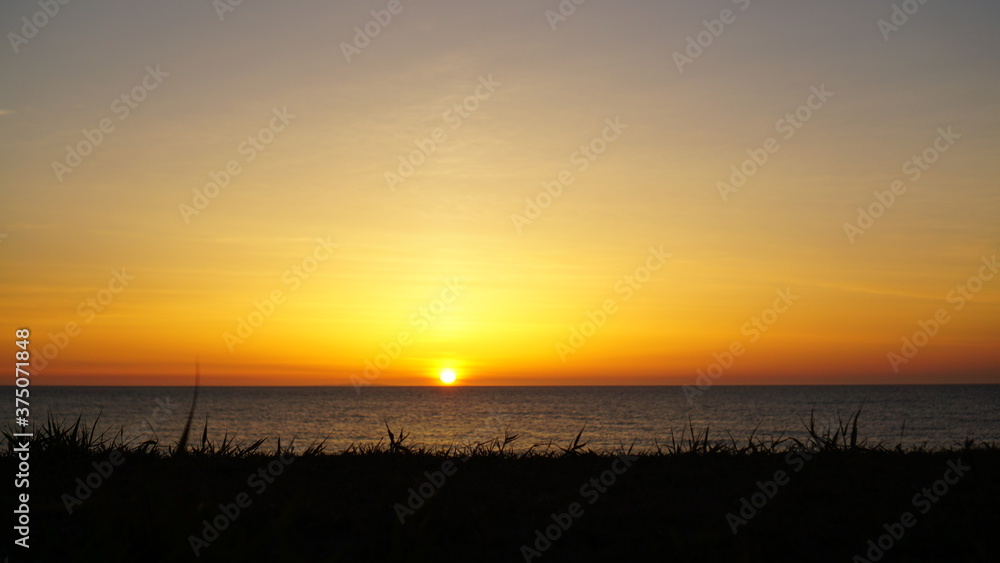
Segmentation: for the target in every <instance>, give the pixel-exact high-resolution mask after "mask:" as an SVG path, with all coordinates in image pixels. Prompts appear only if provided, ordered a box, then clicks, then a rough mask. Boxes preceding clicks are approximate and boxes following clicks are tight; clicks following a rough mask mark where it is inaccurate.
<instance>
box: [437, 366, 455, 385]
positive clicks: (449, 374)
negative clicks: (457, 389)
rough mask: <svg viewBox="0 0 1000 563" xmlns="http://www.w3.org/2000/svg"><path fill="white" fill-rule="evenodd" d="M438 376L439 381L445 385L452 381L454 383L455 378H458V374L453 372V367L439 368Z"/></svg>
mask: <svg viewBox="0 0 1000 563" xmlns="http://www.w3.org/2000/svg"><path fill="white" fill-rule="evenodd" d="M439 377H440V378H441V383H444V384H445V385H451V384H452V383H455V380H456V379H458V375H456V374H455V370H453V369H444V370H441V373H440V375H439Z"/></svg>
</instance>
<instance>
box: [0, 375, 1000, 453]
mask: <svg viewBox="0 0 1000 563" xmlns="http://www.w3.org/2000/svg"><path fill="white" fill-rule="evenodd" d="M13 395H14V393H13V392H11V393H10V394H9V395H7V396H8V397H11V398H10V399H8V400H9V401H10V402H11V403H13ZM193 397H194V388H191V387H39V386H35V387H32V388H31V418H32V421H33V424H35V425H36V427H37V425H38V424H40V423H42V422H44V421H45V420H46V419H48V418H52V419H55V420H57V421H62V422H69V423H72V422H74V421H76V420H77V419H78V418H80V419H81V421H82V423H84V424H86V425H87V426H88V428H94V429H96V430H97V432H98V433H101V432H105V433H106V435H107V436H111V435H114V434H116V433H118V432H119V431H120V432H122V433H123V436H124V437H125V439H127V440H133V441H137V440H145V439H149V438H155V439H156V440H158V441H159V443H160V444H176V442H177V440H178V438H179V437H180V434H181V432H182V429H183V427H184V424H185V421H186V420H187V417H188V414H189V412H190V410H191V406H192V399H193ZM11 407H12V408H11V410H13V404H11ZM858 409H860V410H861V412H860V415H859V417H858V436H859V438H860V439H863V440H865V443H866V444H867V445H870V446H874V445H882V446H885V447H896V445H898V444H902V445H903V446H904V447H915V446H924V447H929V448H947V447H953V446H957V445H960V444H963V443H964V442H965V440H967V439H971V440H973V441H975V442H988V443H1000V385H899V386H890V385H872V386H854V385H852V386H717V387H710V388H706V389H705V390H704V392H702V393H701V394H700V395H698V396H696V397H688V396H687V395H686V394H685V392H684V390H683V389H682V388H681V387H680V386H658V387H635V386H629V387H624V386H623V387H608V386H602V387H565V386H563V387H472V386H454V387H378V386H371V387H363V388H359V389H355V388H354V387H202V388H201V389H200V390H199V394H198V398H197V404H196V405H195V412H194V422H193V425H192V426H193V429H192V435H193V439H194V440H196V441H198V440H200V439H201V436H202V432H203V430H204V428H205V427H206V425H207V429H208V437H209V439H210V440H211V441H213V442H220V441H221V440H222V439H223V437H224V436H225V437H228V438H229V439H234V438H235V440H236V441H237V442H242V443H244V444H249V443H252V442H253V441H256V440H257V439H259V438H266V441H265V442H264V448H265V449H273V448H274V447H275V446H276V445H277V440H278V438H279V437H280V439H281V443H282V445H283V446H285V445H287V444H289V443H291V442H292V441H293V440H294V444H295V445H296V447H297V448H304V447H306V446H308V445H309V444H311V443H313V442H315V441H319V440H325V448H326V451H328V452H337V451H340V450H343V449H344V448H347V447H349V446H350V445H351V444H355V445H358V444H367V443H375V442H378V441H379V440H380V439H382V440H383V443H385V442H386V441H387V427H388V428H389V429H391V430H392V432H393V433H394V435H395V436H396V437H397V438H399V437H400V436H401V435H406V436H407V438H406V441H405V442H404V444H409V445H414V446H425V447H428V448H431V449H438V448H445V447H449V446H462V445H467V444H474V443H479V442H487V441H490V440H492V439H493V438H496V437H502V436H503V435H504V434H505V433H507V434H508V435H510V436H514V435H516V436H517V438H516V439H515V440H514V441H513V442H511V443H510V445H509V446H508V448H512V449H513V450H514V451H524V450H526V449H527V448H529V447H531V446H535V445H537V447H538V448H541V449H543V450H544V449H545V448H559V447H567V446H568V445H569V444H570V443H571V442H573V440H574V439H575V438H576V437H577V435H578V434H580V442H581V443H585V444H586V446H585V447H586V448H591V449H593V450H595V451H617V450H619V449H621V448H626V449H627V448H629V447H632V448H633V451H642V450H651V449H654V448H655V447H656V445H657V444H659V445H660V446H663V445H666V444H671V443H672V441H673V440H680V439H682V437H684V439H687V438H688V437H689V436H690V433H691V431H692V430H693V431H694V432H695V434H697V435H703V433H704V432H705V431H706V429H707V431H708V438H709V440H712V441H722V442H726V443H731V440H733V439H735V440H736V441H737V443H739V444H743V443H746V440H747V438H748V437H749V436H750V435H751V434H753V435H755V436H756V437H758V438H764V439H765V441H769V440H772V439H780V438H788V437H794V438H798V439H800V440H804V439H805V438H806V436H807V431H806V425H807V424H808V423H809V420H810V418H812V419H813V420H814V424H815V427H816V428H817V429H818V430H823V429H825V428H830V429H834V428H836V426H837V424H838V421H839V420H847V419H848V418H849V417H850V416H851V415H852V414H853V413H855V412H856V411H857V410H858ZM10 425H11V426H12V424H10ZM581 433H582V434H581ZM536 449H537V448H536Z"/></svg>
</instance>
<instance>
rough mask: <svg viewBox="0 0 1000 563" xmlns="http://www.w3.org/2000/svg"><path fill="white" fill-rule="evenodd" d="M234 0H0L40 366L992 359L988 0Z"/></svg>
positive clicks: (936, 363)
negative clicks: (45, 0)
mask: <svg viewBox="0 0 1000 563" xmlns="http://www.w3.org/2000/svg"><path fill="white" fill-rule="evenodd" d="M577 2H579V0H577ZM233 4H236V3H235V2H233ZM233 4H229V3H226V1H225V0H217V1H215V2H212V1H209V0H204V1H200V2H183V3H182V2H125V1H112V0H96V1H93V2H86V3H84V2H69V3H67V4H66V5H61V4H58V3H57V4H56V5H55V6H49V5H48V4H46V6H47V9H48V10H49V12H45V11H44V9H45V7H43V6H42V3H31V2H21V3H16V4H15V3H5V4H4V5H3V7H2V8H0V30H2V31H3V32H4V35H5V38H6V42H5V44H4V45H3V46H2V47H0V73H2V77H3V80H2V81H0V149H2V150H0V170H2V174H0V190H2V194H3V198H2V200H0V262H2V270H0V271H2V274H0V287H2V292H0V305H2V307H0V310H2V313H0V318H2V323H0V324H2V325H3V326H4V327H5V329H6V330H7V334H8V336H7V337H6V339H7V343H6V344H4V346H5V347H7V349H9V350H10V353H11V354H15V353H16V351H17V350H19V348H18V347H17V344H16V341H17V339H16V337H15V336H14V335H15V330H17V329H23V328H26V329H29V330H30V339H29V340H30V344H29V352H30V354H31V369H32V374H33V375H32V377H33V382H34V383H35V384H37V385H45V384H50V385H72V384H80V385H91V384H99V385H164V384H166V385H188V384H191V383H192V380H193V374H194V371H195V364H196V362H197V364H198V365H199V366H200V372H201V374H202V376H203V379H202V383H204V384H209V385H355V386H357V387H359V388H360V387H363V386H367V385H427V384H431V385H433V384H439V383H440V382H439V379H438V375H439V374H440V373H441V372H442V370H447V369H450V370H454V371H455V373H456V374H457V378H458V384H465V385H553V384H571V385H573V384H598V385H616V384H630V385H631V384H646V385H660V384H664V385H701V386H703V387H704V386H708V385H713V384H715V385H736V384H853V383H872V384H876V383H877V384H884V383H974V382H989V383H1000V347H998V346H997V342H998V339H1000V276H997V273H998V271H997V270H998V268H1000V264H998V263H997V261H996V260H997V254H998V252H1000V222H998V221H997V219H996V216H997V210H998V209H1000V190H998V184H997V177H998V172H1000V159H997V158H996V155H997V150H998V148H1000V142H998V141H1000V72H998V70H1000V36H997V34H996V28H997V24H998V23H1000V5H998V4H996V3H995V2H990V1H985V0H982V1H970V2H960V3H958V2H944V1H941V0H927V1H926V2H924V3H923V4H919V3H917V2H916V1H915V0H909V1H907V2H898V1H897V2H889V1H885V0H879V1H874V2H838V3H834V2H821V1H818V0H814V1H801V0H800V1H791V0H775V1H770V2H765V1H762V0H738V1H731V0H715V1H711V2H697V1H678V2H649V1H644V2H639V1H617V2H611V1H607V0H606V1H599V0H587V1H585V2H581V3H580V4H579V5H577V4H576V3H575V2H573V1H571V0H564V1H563V2H559V1H557V0H537V1H520V0H513V1H507V2H486V1H468V0H466V1H461V2H460V1H458V0H440V1H437V0H412V1H409V0H401V1H388V0H366V1H356V2H349V3H348V2H319V1H308V0H297V1H287V2H281V3H277V2H264V1H263V0H243V2H241V3H239V4H236V5H233ZM56 7H57V8H58V11H56ZM52 12H55V13H54V15H52Z"/></svg>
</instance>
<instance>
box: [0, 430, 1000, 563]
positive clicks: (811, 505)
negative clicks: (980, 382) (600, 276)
mask: <svg viewBox="0 0 1000 563" xmlns="http://www.w3.org/2000/svg"><path fill="white" fill-rule="evenodd" d="M31 448H32V449H31V454H30V455H31V458H30V460H31V475H30V488H29V489H28V490H29V491H30V506H29V511H30V512H29V514H30V537H29V545H30V548H29V549H27V550H25V549H23V548H20V547H17V546H14V545H13V543H12V542H13V540H14V539H16V538H18V537H20V535H19V534H18V533H17V532H15V533H14V534H13V535H12V536H8V537H9V538H10V539H8V540H6V541H5V542H4V547H3V555H9V556H10V561H12V562H14V561H109V562H113V561H195V560H197V561H296V562H304V561H435V562H447V561H463V562H465V561H468V562H478V561H511V562H516V561H540V562H555V561H658V562H662V561H697V562H706V561H726V562H732V561H762V562H763V561H767V562H770V561H844V562H849V561H882V562H885V561H991V560H997V559H996V556H997V554H998V553H1000V547H998V544H997V540H996V526H997V523H998V521H1000V520H998V517H997V509H998V507H1000V449H997V448H996V447H990V446H971V445H969V446H966V447H964V448H956V449H954V450H950V451H933V452H930V451H905V452H904V451H900V450H892V449H885V448H865V447H861V446H857V447H855V446H850V445H848V444H847V443H843V444H838V443H837V441H836V438H835V439H834V441H833V442H831V441H829V439H827V440H826V441H825V442H823V441H822V440H810V441H806V442H805V443H798V444H795V443H789V444H788V445H787V447H778V445H777V444H772V445H771V447H762V446H761V447H757V446H750V445H749V443H748V445H747V446H745V447H737V446H736V445H735V444H734V445H733V446H729V447H723V446H719V445H715V446H712V444H711V443H709V442H701V443H699V442H698V441H697V439H695V440H692V441H690V442H689V443H688V444H687V445H686V447H685V446H675V447H671V448H668V451H661V452H659V453H653V454H645V455H636V456H625V455H618V456H615V455H614V454H606V455H597V454H592V453H585V450H584V448H582V447H577V448H573V447H569V448H565V449H560V448H555V449H554V450H551V449H550V450H548V451H546V452H542V453H533V452H537V450H533V452H528V453H524V452H521V453H518V454H516V455H515V454H511V453H510V452H509V450H506V451H505V450H504V448H505V445H504V444H503V443H502V442H500V441H497V442H496V443H494V444H492V446H488V447H478V448H472V449H467V450H464V451H460V452H450V453H447V454H446V453H442V452H438V453H436V454H432V453H427V452H420V451H414V450H411V449H409V448H406V447H403V446H400V445H398V444H395V445H393V446H391V447H367V448H353V449H351V450H350V451H348V452H346V453H344V452H342V453H338V454H334V455H328V454H325V453H323V452H322V451H321V450H322V448H314V449H312V450H310V451H308V452H302V453H300V454H299V455H287V454H285V455H282V456H280V457H279V456H276V455H265V454H261V453H258V452H257V450H256V449H255V448H253V447H250V448H248V449H244V450H241V449H238V448H237V449H232V448H229V447H222V448H219V447H215V446H210V447H205V444H204V443H203V444H202V447H201V448H200V449H196V450H194V451H191V450H190V448H186V449H185V450H184V451H185V454H184V455H180V456H178V455H176V449H175V450H173V451H163V450H157V449H156V448H155V447H139V448H136V447H126V448H123V447H121V446H120V445H115V444H113V443H111V444H104V445H103V446H97V445H94V444H88V445H86V446H81V445H80V444H78V443H75V442H74V440H73V439H67V437H66V436H63V437H62V438H61V439H58V440H57V439H52V438H51V437H50V439H49V440H48V441H47V442H46V441H40V442H39V443H34V444H32V446H31ZM5 450H6V451H5V452H4V454H3V455H2V457H0V468H2V469H0V470H2V472H3V474H4V475H7V476H13V475H14V474H15V473H16V472H17V470H16V464H17V460H16V457H15V455H16V454H12V453H11V452H10V448H9V447H8V448H5ZM567 450H568V451H567ZM468 454H472V455H468ZM17 491H18V492H24V489H18V490H17ZM14 492H15V489H13V488H12V487H11V486H10V485H8V486H7V487H5V489H4V496H3V507H4V510H5V513H6V514H7V521H8V524H7V525H6V526H5V527H6V529H8V530H10V529H11V527H10V526H11V524H10V523H11V522H12V521H13V520H14V519H15V518H16V515H12V512H11V510H12V509H16V508H17V507H18V502H17V499H15V498H14V497H13V496H12V494H13V493H14ZM423 497H428V498H427V499H426V500H425V499H424V498H423ZM8 507H12V508H8ZM734 528H735V532H736V533H734ZM5 535H7V534H5ZM546 536H547V537H546ZM869 542H871V543H869ZM855 556H857V558H855Z"/></svg>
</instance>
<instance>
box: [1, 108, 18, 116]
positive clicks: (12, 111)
mask: <svg viewBox="0 0 1000 563" xmlns="http://www.w3.org/2000/svg"><path fill="white" fill-rule="evenodd" d="M13 113H17V112H16V111H14V110H12V109H0V115H8V114H13Z"/></svg>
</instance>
